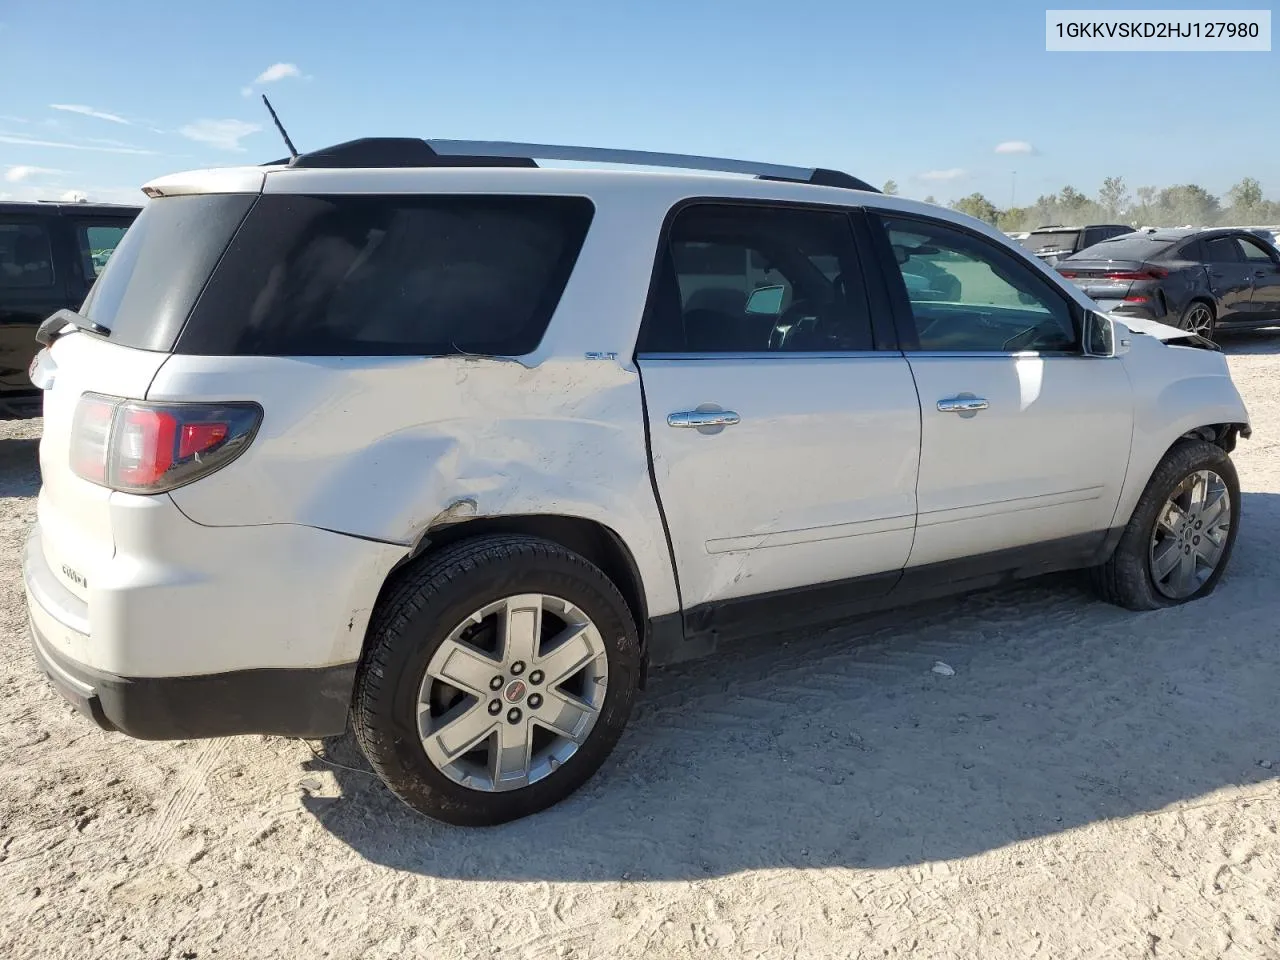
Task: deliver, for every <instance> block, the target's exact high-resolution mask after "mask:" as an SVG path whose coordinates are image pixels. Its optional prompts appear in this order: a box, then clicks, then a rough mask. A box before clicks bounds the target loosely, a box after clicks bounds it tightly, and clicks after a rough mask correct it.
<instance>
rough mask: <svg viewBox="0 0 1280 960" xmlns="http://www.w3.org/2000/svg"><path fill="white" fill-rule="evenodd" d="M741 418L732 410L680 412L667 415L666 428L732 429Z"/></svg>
mask: <svg viewBox="0 0 1280 960" xmlns="http://www.w3.org/2000/svg"><path fill="white" fill-rule="evenodd" d="M740 419H741V418H740V417H739V416H738V415H737V414H736V413H734V412H733V411H732V410H682V411H680V412H679V413H669V414H667V426H668V427H685V428H693V429H696V428H698V427H732V426H733V425H734V424H735V423H737V422H738V421H739V420H740Z"/></svg>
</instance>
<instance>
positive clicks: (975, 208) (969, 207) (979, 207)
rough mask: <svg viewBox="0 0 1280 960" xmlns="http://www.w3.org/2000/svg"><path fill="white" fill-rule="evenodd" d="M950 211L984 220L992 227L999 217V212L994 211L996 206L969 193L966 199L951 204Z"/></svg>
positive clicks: (980, 196) (975, 194) (977, 194)
mask: <svg viewBox="0 0 1280 960" xmlns="http://www.w3.org/2000/svg"><path fill="white" fill-rule="evenodd" d="M951 209H952V210H959V211H960V212H961V213H967V214H968V215H969V216H971V217H977V218H978V219H979V220H985V221H986V222H987V223H990V224H992V225H994V224H995V222H996V221H997V220H998V219H999V217H1000V211H999V210H997V209H996V205H995V204H994V203H992V202H991V201H990V200H988V199H987V198H986V197H984V196H983V195H982V194H980V193H971V194H969V196H967V197H962V198H961V199H959V200H957V201H955V202H954V203H953V204H951Z"/></svg>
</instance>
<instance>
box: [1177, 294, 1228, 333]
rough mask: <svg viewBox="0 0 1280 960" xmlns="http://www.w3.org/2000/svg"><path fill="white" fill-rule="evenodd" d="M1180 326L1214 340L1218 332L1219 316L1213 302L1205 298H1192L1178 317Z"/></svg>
mask: <svg viewBox="0 0 1280 960" xmlns="http://www.w3.org/2000/svg"><path fill="white" fill-rule="evenodd" d="M1178 326H1179V327H1181V328H1182V329H1183V330H1190V331H1191V332H1192V333H1198V334H1199V335H1200V336H1202V337H1204V338H1205V339H1206V340H1212V339H1213V337H1214V335H1215V334H1216V333H1217V332H1218V316H1217V313H1216V311H1215V310H1214V309H1213V304H1211V303H1209V302H1207V301H1205V300H1192V301H1191V302H1190V303H1189V304H1187V308H1186V309H1185V310H1183V311H1182V316H1181V317H1179V318H1178Z"/></svg>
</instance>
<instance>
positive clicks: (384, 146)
mask: <svg viewBox="0 0 1280 960" xmlns="http://www.w3.org/2000/svg"><path fill="white" fill-rule="evenodd" d="M537 160H553V161H568V160H576V161H583V160H587V161H599V162H601V163H607V164H615V165H616V164H618V163H620V162H621V163H631V164H638V165H640V166H642V167H653V166H663V165H667V166H676V167H695V168H700V169H704V170H710V171H712V172H720V173H725V172H731V173H733V174H735V176H720V177H716V176H692V175H675V174H670V173H666V174H657V173H646V172H643V171H641V172H627V173H620V172H617V171H616V170H599V169H542V168H539V166H538V163H537V162H536V161H537ZM388 168H394V169H388ZM744 169H745V170H746V171H748V172H754V173H755V174H756V176H754V177H743V176H741V174H742V173H743V172H744ZM146 190H147V193H148V195H149V196H151V197H152V200H151V202H150V203H149V204H148V206H147V208H146V209H145V210H144V211H143V213H142V214H141V216H140V217H139V218H138V220H137V221H136V222H135V223H134V225H133V226H132V227H131V228H130V229H129V230H128V232H127V233H126V234H125V237H124V240H123V242H122V243H121V245H120V247H119V248H118V250H117V251H116V253H115V254H114V256H112V257H111V259H110V262H109V263H108V265H107V267H106V270H105V271H104V272H103V274H102V276H101V277H100V278H99V279H98V281H97V283H96V284H95V286H94V288H93V290H92V292H91V293H90V295H89V297H88V299H87V300H86V301H85V303H84V304H83V305H82V306H81V307H80V308H79V310H78V311H74V312H73V311H71V310H63V311H61V312H60V313H58V314H56V315H55V316H53V317H51V318H50V319H49V320H48V321H46V322H45V323H44V324H43V325H42V326H41V329H40V331H39V337H40V339H41V340H42V341H43V342H44V343H45V344H46V349H44V350H42V351H41V353H40V354H39V356H38V357H37V359H36V363H35V366H34V368H33V374H34V377H35V378H36V380H37V382H38V383H39V384H40V385H41V386H42V387H44V388H47V389H46V392H45V404H44V416H45V420H44V436H43V439H42V441H41V448H40V464H41V473H42V478H43V484H44V485H43V487H42V489H41V493H40V509H39V511H38V522H37V524H36V526H35V528H34V530H33V533H32V536H31V539H30V541H29V542H28V545H27V548H26V553H25V557H24V563H23V570H24V579H25V583H26V596H27V604H28V609H29V612H30V623H31V629H32V634H33V646H34V649H35V652H36V657H37V659H38V661H39V662H40V664H41V666H42V668H43V670H44V671H45V672H46V674H47V675H48V677H49V678H50V680H51V682H52V683H53V685H54V686H55V687H56V688H57V689H58V690H59V691H60V692H61V693H62V695H63V696H64V697H65V698H66V699H67V700H69V701H70V702H72V703H73V704H75V705H76V706H77V707H78V708H79V709H80V710H81V711H82V712H83V713H84V714H85V715H86V716H87V717H90V718H92V720H93V721H94V722H96V723H98V724H99V725H101V726H103V727H106V728H108V729H118V730H121V731H123V732H125V733H127V734H131V735H134V736H139V737H145V738H181V739H188V738H193V737H203V736H226V735H233V734H246V733H265V734H283V735H291V736H302V737H321V736H329V735H338V734H341V733H343V731H344V730H345V729H347V727H348V724H350V725H351V727H352V728H353V729H354V732H355V735H356V737H357V739H358V741H359V743H360V745H361V747H362V748H363V749H364V751H365V753H366V754H367V755H368V757H369V759H370V762H371V764H372V767H373V769H374V770H375V771H376V772H377V773H378V775H379V776H380V777H382V779H383V780H384V781H385V782H386V783H387V784H388V785H389V787H390V788H391V790H393V791H394V792H395V793H396V794H397V795H398V796H399V797H401V798H402V799H403V800H404V801H405V802H406V803H408V804H410V805H411V806H412V807H414V808H415V809H417V810H419V811H421V812H423V813H425V814H427V815H429V816H432V817H435V818H438V819H440V820H445V821H449V822H452V823H458V824H493V823H499V822H502V821H506V820H510V819H513V818H515V817H519V816H523V815H525V814H528V813H532V812H534V811H537V810H540V809H542V808H544V807H547V806H549V805H550V804H552V803H555V802H557V801H558V800H560V799H561V798H563V797H565V796H567V795H568V794H570V793H571V792H572V791H574V790H575V789H576V788H577V787H578V786H580V785H581V784H582V783H583V782H584V781H586V779H587V778H588V777H590V776H591V775H592V774H593V773H594V772H595V771H596V770H597V769H598V768H599V767H600V766H601V764H602V763H603V762H604V760H605V758H606V757H607V756H608V754H609V753H610V751H611V750H612V749H613V748H614V746H615V744H616V743H617V742H618V740H619V737H620V735H621V733H622V731H623V727H624V726H625V724H626V723H627V720H628V716H629V714H630V711H631V708H632V704H633V702H634V700H635V698H636V696H637V692H638V690H639V689H640V688H641V686H642V685H643V681H644V677H645V675H646V671H647V670H648V668H649V667H650V666H657V665H660V664H663V663H670V662H673V661H678V660H686V659H690V658H693V657H697V656H702V655H705V654H707V653H709V652H710V651H711V650H712V649H713V648H714V647H716V646H717V645H718V644H720V643H724V642H727V641H730V640H733V639H736V638H740V637H742V636H745V635H748V634H752V633H760V632H765V631H773V630H777V629H780V628H783V627H788V626H796V625H799V624H812V623H815V622H820V621H823V620H831V619H840V618H847V617H848V616H850V615H851V614H855V613H858V612H865V611H868V610H873V609H878V608H882V607H886V606H893V605H899V604H904V603H911V602H915V601H917V600H919V599H921V598H925V597H936V596H941V595H945V594H948V593H954V592H959V591H965V590H972V589H977V588H982V587H986V586H991V585H995V584H1000V583H1005V582H1008V581H1011V580H1014V579H1017V578H1020V577H1027V576H1034V575H1037V574H1040V573H1045V572H1049V571H1053V570H1063V569H1073V568H1088V569H1091V570H1092V571H1093V574H1094V578H1095V582H1096V585H1097V588H1098V590H1099V592H1100V594H1101V596H1102V597H1104V598H1105V599H1107V600H1109V601H1111V602H1114V603H1116V604H1119V605H1121V606H1124V607H1127V608H1130V609H1135V610H1151V609H1157V608H1163V607H1172V606H1175V605H1178V604H1183V603H1187V602H1189V601H1194V600H1196V599H1198V598H1201V597H1204V596H1205V595H1207V594H1208V593H1210V592H1211V591H1212V590H1213V589H1214V587H1215V585H1216V584H1217V582H1218V580H1219V578H1220V577H1221V576H1222V573H1223V571H1224V569H1225V568H1226V566H1227V563H1228V561H1229V558H1230V556H1231V551H1232V545H1233V543H1234V540H1235V537H1236V535H1237V532H1238V527H1239V517H1240V511H1239V507H1240V492H1239V483H1238V480H1237V477H1236V472H1235V469H1234V467H1233V466H1232V462H1231V458H1230V456H1229V454H1230V452H1231V450H1232V449H1233V448H1234V446H1235V444H1236V440H1237V438H1239V437H1248V436H1249V432H1250V428H1249V416H1248V413H1247V411H1246V410H1245V407H1244V404H1243V402H1242V401H1241V399H1240V395H1239V393H1238V392H1237V391H1236V388H1235V386H1234V385H1233V383H1232V381H1231V376H1230V372H1229V369H1228V367H1227V363H1226V360H1225V358H1224V356H1223V355H1222V353H1221V352H1220V351H1219V350H1217V348H1216V347H1215V346H1214V344H1212V343H1211V342H1209V341H1207V340H1205V339H1203V338H1201V337H1198V336H1195V335H1194V334H1192V333H1189V332H1187V331H1182V330H1173V329H1170V328H1168V327H1166V326H1162V325H1160V324H1154V323H1150V322H1148V321H1144V320H1143V319H1141V318H1139V317H1136V316H1135V317H1133V318H1131V319H1130V321H1129V322H1128V325H1126V324H1124V323H1119V322H1117V321H1116V320H1114V319H1113V318H1112V317H1109V316H1107V315H1105V314H1103V313H1101V312H1099V311H1098V309H1097V305H1096V304H1095V303H1094V302H1093V301H1091V300H1090V299H1089V298H1088V297H1086V296H1085V294H1084V292H1083V290H1082V289H1081V288H1080V287H1078V286H1076V285H1074V284H1072V283H1071V282H1070V281H1069V280H1068V279H1066V278H1064V277H1062V276H1061V275H1060V274H1058V273H1055V272H1054V271H1053V270H1052V269H1051V268H1050V267H1048V266H1047V265H1046V264H1044V263H1042V262H1038V261H1035V260H1031V259H1029V258H1028V257H1027V256H1026V254H1025V251H1023V250H1020V249H1018V248H1016V247H1015V246H1014V245H1013V244H1012V243H1011V242H1010V241H1009V240H1008V239H1007V238H1006V237H1003V236H1002V235H1001V234H999V233H998V232H997V231H995V230H994V229H992V228H991V227H989V226H987V225H985V224H979V223H977V222H975V221H974V220H972V219H971V218H969V217H965V216H963V215H961V214H958V213H956V212H954V211H951V210H946V209H943V208H940V207H938V206H936V205H933V204H927V203H920V202H915V201H911V200H906V199H903V198H901V197H895V196H886V195H884V194H881V193H879V192H877V191H874V190H873V189H871V188H870V187H868V186H867V185H866V184H865V183H864V182H863V181H861V180H858V179H856V178H854V177H851V176H848V175H845V174H840V173H837V172H834V171H830V170H823V169H809V168H803V169H802V168H785V167H779V166H776V165H758V166H755V167H752V166H751V165H749V164H745V163H743V162H741V161H728V160H723V161H722V160H714V159H711V158H706V157H673V156H671V155H655V154H638V153H635V152H615V151H603V150H593V149H588V148H581V147H555V146H548V145H530V144H498V143H492V142H482V143H458V142H456V141H454V142H450V141H421V140H408V139H403V140H372V141H356V142H354V143H350V144H342V145H338V146H335V147H331V148H327V149H325V150H321V151H317V152H316V153H314V154H304V155H302V156H300V157H295V158H294V160H293V161H292V162H291V163H288V164H284V163H280V164H272V165H268V166H265V167H244V168H237V169H232V170H222V171H214V172H210V171H197V172H194V173H189V174H179V175H174V176H171V177H166V178H163V179H161V180H158V181H155V182H153V183H151V184H148V186H147V188H146ZM1075 242H1076V241H1072V243H1075ZM1149 242H1150V243H1154V242H1155V241H1149ZM1174 243H1175V246H1176V249H1177V250H1178V251H1179V252H1182V253H1185V252H1188V251H1186V249H1185V245H1184V244H1185V242H1184V241H1176V242H1174ZM1097 246H1098V245H1095V246H1094V247H1091V248H1090V249H1097ZM1102 246H1105V244H1102ZM1206 246H1207V244H1206ZM1143 252H1144V257H1143V258H1142V259H1141V260H1137V259H1135V260H1133V261H1132V262H1130V261H1125V263H1126V265H1127V269H1131V270H1132V271H1134V272H1137V271H1139V270H1149V269H1151V266H1150V265H1151V264H1152V261H1151V259H1150V258H1149V257H1146V256H1145V254H1146V253H1148V252H1151V251H1149V250H1147V249H1146V248H1144V251H1143ZM1241 256H1242V257H1243V253H1242V254H1241ZM1156 262H1158V263H1159V264H1165V263H1170V264H1171V263H1172V261H1163V260H1158V258H1157V261H1156ZM1106 269H1109V267H1107V268H1106ZM1160 269H1162V270H1163V269H1166V267H1164V266H1161V267H1160ZM1169 272H1170V275H1171V274H1172V273H1173V271H1172V270H1170V271H1169ZM43 277H44V279H48V269H47V268H46V270H45V273H44V274H43ZM1250 289H1253V288H1252V287H1251V288H1250ZM1144 295H1145V294H1144ZM1127 297H1128V293H1127V292H1126V296H1125V297H1122V298H1121V301H1122V302H1129V301H1128V300H1127ZM1028 353H1033V354H1035V355H1036V356H1037V359H1036V360H1035V362H1033V363H1028V362H1027V354H1028ZM299 358H305V359H304V361H303V362H300V360H299ZM624 780H625V778H619V782H618V784H617V785H616V786H617V788H618V789H624V788H625V783H624V782H623V781H624Z"/></svg>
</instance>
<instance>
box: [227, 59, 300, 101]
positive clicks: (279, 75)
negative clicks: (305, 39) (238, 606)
mask: <svg viewBox="0 0 1280 960" xmlns="http://www.w3.org/2000/svg"><path fill="white" fill-rule="evenodd" d="M301 76H302V71H301V70H299V69H298V65H297V64H296V63H273V64H272V65H271V66H269V67H267V69H265V70H263V71H262V72H261V73H260V74H258V75H257V76H256V77H254V78H253V83H251V84H249V85H248V86H244V87H241V88H240V95H241V96H242V97H251V96H253V88H254V87H255V86H257V87H261V86H264V85H265V84H268V83H278V82H279V81H281V80H285V79H288V78H289V77H301ZM305 79H307V80H310V79H311V78H310V77H307V78H305Z"/></svg>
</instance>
